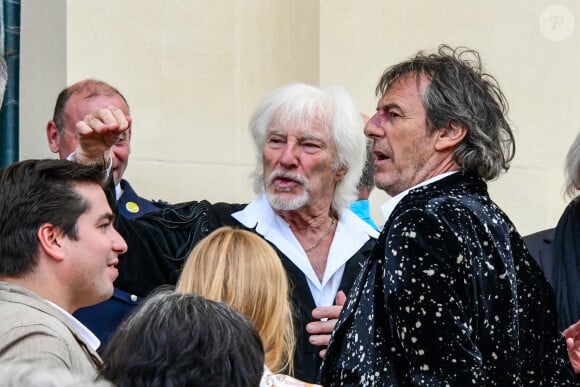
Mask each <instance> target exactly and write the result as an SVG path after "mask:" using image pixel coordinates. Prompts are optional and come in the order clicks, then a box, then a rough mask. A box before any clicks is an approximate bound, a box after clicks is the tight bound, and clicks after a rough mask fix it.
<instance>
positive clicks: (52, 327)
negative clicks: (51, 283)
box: [0, 281, 103, 376]
mask: <svg viewBox="0 0 580 387" xmlns="http://www.w3.org/2000/svg"><path fill="white" fill-rule="evenodd" d="M0 361H24V362H30V363H34V364H38V365H39V366H41V367H45V368H54V367H58V368H63V367H64V368H68V369H69V370H70V371H71V372H74V373H78V374H84V375H90V376H96V375H97V373H98V370H99V369H100V368H101V367H102V364H103V363H102V360H101V358H100V357H99V355H98V354H97V352H96V351H94V350H93V349H92V348H91V347H90V346H89V345H88V344H87V343H86V342H85V341H84V339H83V338H82V336H81V334H80V333H79V332H78V331H77V330H76V329H75V328H74V327H73V326H72V325H71V324H69V322H68V321H66V319H65V317H64V316H62V314H60V312H59V311H58V310H56V309H55V308H54V307H53V306H52V305H50V304H49V303H48V302H47V301H45V300H44V299H43V298H41V297H40V296H39V295H37V294H36V293H34V292H31V291H30V290H27V289H25V288H23V287H21V286H18V285H14V284H11V283H8V282H4V281H0Z"/></svg>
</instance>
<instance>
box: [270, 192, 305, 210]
mask: <svg viewBox="0 0 580 387" xmlns="http://www.w3.org/2000/svg"><path fill="white" fill-rule="evenodd" d="M266 198H267V199H268V203H270V206H272V208H274V209H275V210H279V211H294V210H298V209H299V208H301V207H304V206H305V205H306V204H307V203H308V200H309V197H308V194H307V193H304V192H302V193H301V194H295V193H286V192H284V193H281V192H277V193H272V192H267V193H266Z"/></svg>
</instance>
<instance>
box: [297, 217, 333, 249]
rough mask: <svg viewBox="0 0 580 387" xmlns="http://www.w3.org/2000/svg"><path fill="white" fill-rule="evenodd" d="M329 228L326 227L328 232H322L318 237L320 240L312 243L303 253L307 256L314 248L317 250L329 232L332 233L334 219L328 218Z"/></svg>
mask: <svg viewBox="0 0 580 387" xmlns="http://www.w3.org/2000/svg"><path fill="white" fill-rule="evenodd" d="M330 219H331V221H330V227H328V230H326V232H324V234H322V235H321V236H320V238H318V240H317V241H316V242H314V244H313V245H312V246H310V247H309V248H307V249H306V250H304V252H305V253H306V254H308V253H309V252H311V251H312V250H314V249H315V248H317V247H318V246H319V245H320V243H322V241H323V240H324V238H326V237H327V236H328V235H329V234H330V232H331V231H332V228H333V227H334V218H330Z"/></svg>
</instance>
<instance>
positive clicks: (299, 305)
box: [76, 84, 378, 382]
mask: <svg viewBox="0 0 580 387" xmlns="http://www.w3.org/2000/svg"><path fill="white" fill-rule="evenodd" d="M129 126H130V118H129V117H126V116H125V115H124V114H123V112H121V111H120V110H118V109H114V108H113V109H96V110H95V111H93V113H92V114H90V115H88V116H87V117H86V118H85V120H84V121H83V122H81V123H79V124H78V125H77V132H78V135H79V148H77V153H76V158H77V161H79V162H82V163H90V162H94V161H102V160H106V159H108V156H106V154H104V152H105V151H108V150H109V148H110V145H111V144H113V143H114V141H115V138H116V136H118V135H120V134H121V133H122V132H123V131H124V130H126V128H128V127H129ZM363 126H364V123H363V121H362V118H361V116H360V114H359V111H358V109H356V108H355V106H354V104H353V102H352V99H351V97H350V95H349V94H348V93H347V92H346V91H345V90H344V89H343V88H340V87H330V88H327V89H321V88H318V87H313V86H309V85H305V84H290V85H287V86H285V87H282V88H279V89H277V90H275V91H273V92H272V93H270V94H268V95H267V96H266V97H264V98H263V99H262V101H261V102H260V103H259V104H258V107H257V109H256V110H255V112H254V115H253V116H252V119H251V121H250V130H251V133H252V136H253V139H254V143H255V146H256V148H255V150H256V156H257V160H258V163H257V166H256V172H255V181H254V183H255V184H254V187H255V190H256V192H257V193H258V196H257V198H256V199H255V200H253V201H252V202H251V203H249V204H247V205H234V204H226V203H217V204H210V203H208V202H207V201H199V202H197V201H196V202H191V203H184V204H177V205H174V206H170V207H168V208H167V209H165V210H163V211H161V212H157V213H153V214H148V215H147V216H144V217H142V218H140V219H133V220H127V219H122V218H121V217H117V218H116V226H117V227H118V229H119V231H120V233H121V234H122V235H123V236H124V237H125V238H126V240H127V243H128V245H129V250H128V252H127V253H126V254H125V255H124V256H122V257H121V259H120V260H121V263H120V265H119V271H120V276H119V279H118V281H117V282H116V286H117V287H119V288H121V289H123V290H125V291H130V292H133V293H136V294H139V295H145V294H146V293H148V292H149V291H151V290H153V289H154V288H155V287H157V286H159V285H161V284H164V283H175V281H176V279H177V276H178V272H179V269H180V268H181V265H182V264H183V259H184V258H185V257H186V256H187V253H188V252H189V251H190V250H191V248H192V247H193V246H194V245H195V244H196V243H197V242H198V241H199V240H200V239H201V238H203V237H204V236H205V235H207V234H208V233H209V232H210V231H212V230H214V229H216V228H218V227H220V226H224V225H229V226H233V227H239V228H245V229H248V230H251V231H253V232H256V233H257V234H259V235H260V236H262V237H263V238H264V239H265V240H267V241H268V242H269V243H271V244H272V246H273V247H274V248H275V249H276V251H277V252H278V255H279V256H280V259H281V260H282V263H283V264H284V267H285V268H286V272H287V274H288V277H289V281H290V285H291V289H293V291H292V300H291V301H292V307H293V311H292V313H293V318H294V324H295V327H296V329H295V330H296V332H297V337H296V342H297V345H296V352H295V357H294V370H295V376H296V377H297V378H299V379H302V380H304V381H307V382H314V381H315V380H316V376H317V374H318V369H319V366H320V363H321V358H320V356H319V353H320V352H321V350H324V345H325V344H327V342H328V334H329V333H330V332H331V330H332V328H333V327H334V321H333V318H334V317H337V316H338V312H337V310H339V309H340V307H339V306H333V304H334V302H335V297H338V296H337V294H338V292H339V291H343V292H347V291H349V290H350V288H351V286H352V283H353V282H354V279H355V277H356V275H357V274H358V272H359V270H360V264H361V262H362V261H363V260H364V258H365V257H366V255H367V254H368V253H369V252H370V251H371V249H372V247H373V245H374V242H375V238H376V237H377V236H378V233H377V232H376V231H375V230H374V229H373V228H372V227H370V226H369V225H368V224H366V223H365V222H364V221H362V220H361V219H360V218H358V217H357V216H356V215H355V214H354V213H352V212H351V211H350V210H349V209H348V205H349V204H350V203H351V202H352V201H353V200H355V199H356V194H357V190H356V188H357V184H358V181H359V178H360V176H361V173H362V169H363V165H364V161H365V155H366V149H365V138H364V135H363ZM229 184H230V183H229V182H228V181H225V180H224V182H223V185H224V189H227V187H228V185H229ZM255 280H256V281H268V278H256V279H255ZM342 297H343V298H344V295H342ZM337 300H339V298H337ZM337 304H341V301H339V302H338V303H337ZM289 318H290V316H289ZM325 318H331V320H330V321H322V319H325ZM309 334H314V335H313V336H309Z"/></svg>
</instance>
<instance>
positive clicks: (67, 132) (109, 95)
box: [46, 79, 131, 184]
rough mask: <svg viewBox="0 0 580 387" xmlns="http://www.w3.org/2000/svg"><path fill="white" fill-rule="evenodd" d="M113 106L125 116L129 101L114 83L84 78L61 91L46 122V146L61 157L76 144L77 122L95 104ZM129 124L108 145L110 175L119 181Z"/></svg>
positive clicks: (125, 157) (127, 150)
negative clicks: (112, 84)
mask: <svg viewBox="0 0 580 387" xmlns="http://www.w3.org/2000/svg"><path fill="white" fill-rule="evenodd" d="M108 106H114V107H116V108H118V109H120V110H121V111H122V112H123V113H124V114H125V115H126V116H128V115H129V104H128V103H127V100H126V99H125V97H124V96H123V95H122V94H121V93H120V92H119V90H117V89H116V88H114V87H113V86H111V85H109V84H108V83H105V82H103V81H99V80H97V79H85V80H82V81H80V82H77V83H75V84H73V85H70V86H69V87H67V88H66V89H64V90H63V91H61V92H60V94H59V95H58V98H57V100H56V105H55V107H54V115H53V119H52V120H51V121H49V122H48V123H47V125H46V135H47V139H48V146H49V147H50V150H51V151H52V152H54V153H58V154H59V157H60V158H61V159H65V158H66V157H67V156H68V155H69V154H71V153H72V152H73V151H74V150H75V149H76V147H77V139H76V123H77V122H78V121H82V120H83V119H84V118H85V116H86V115H87V114H89V113H91V112H92V111H93V110H94V109H96V108H103V107H108ZM130 140H131V128H129V130H128V131H127V132H126V135H124V136H123V137H122V138H121V139H119V141H118V142H117V143H116V144H115V145H114V146H113V148H112V149H111V157H112V158H113V179H114V180H115V183H116V184H119V182H120V181H121V179H122V177H123V173H124V172H125V169H126V168H127V164H128V162H129V154H130V152H131V148H130Z"/></svg>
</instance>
